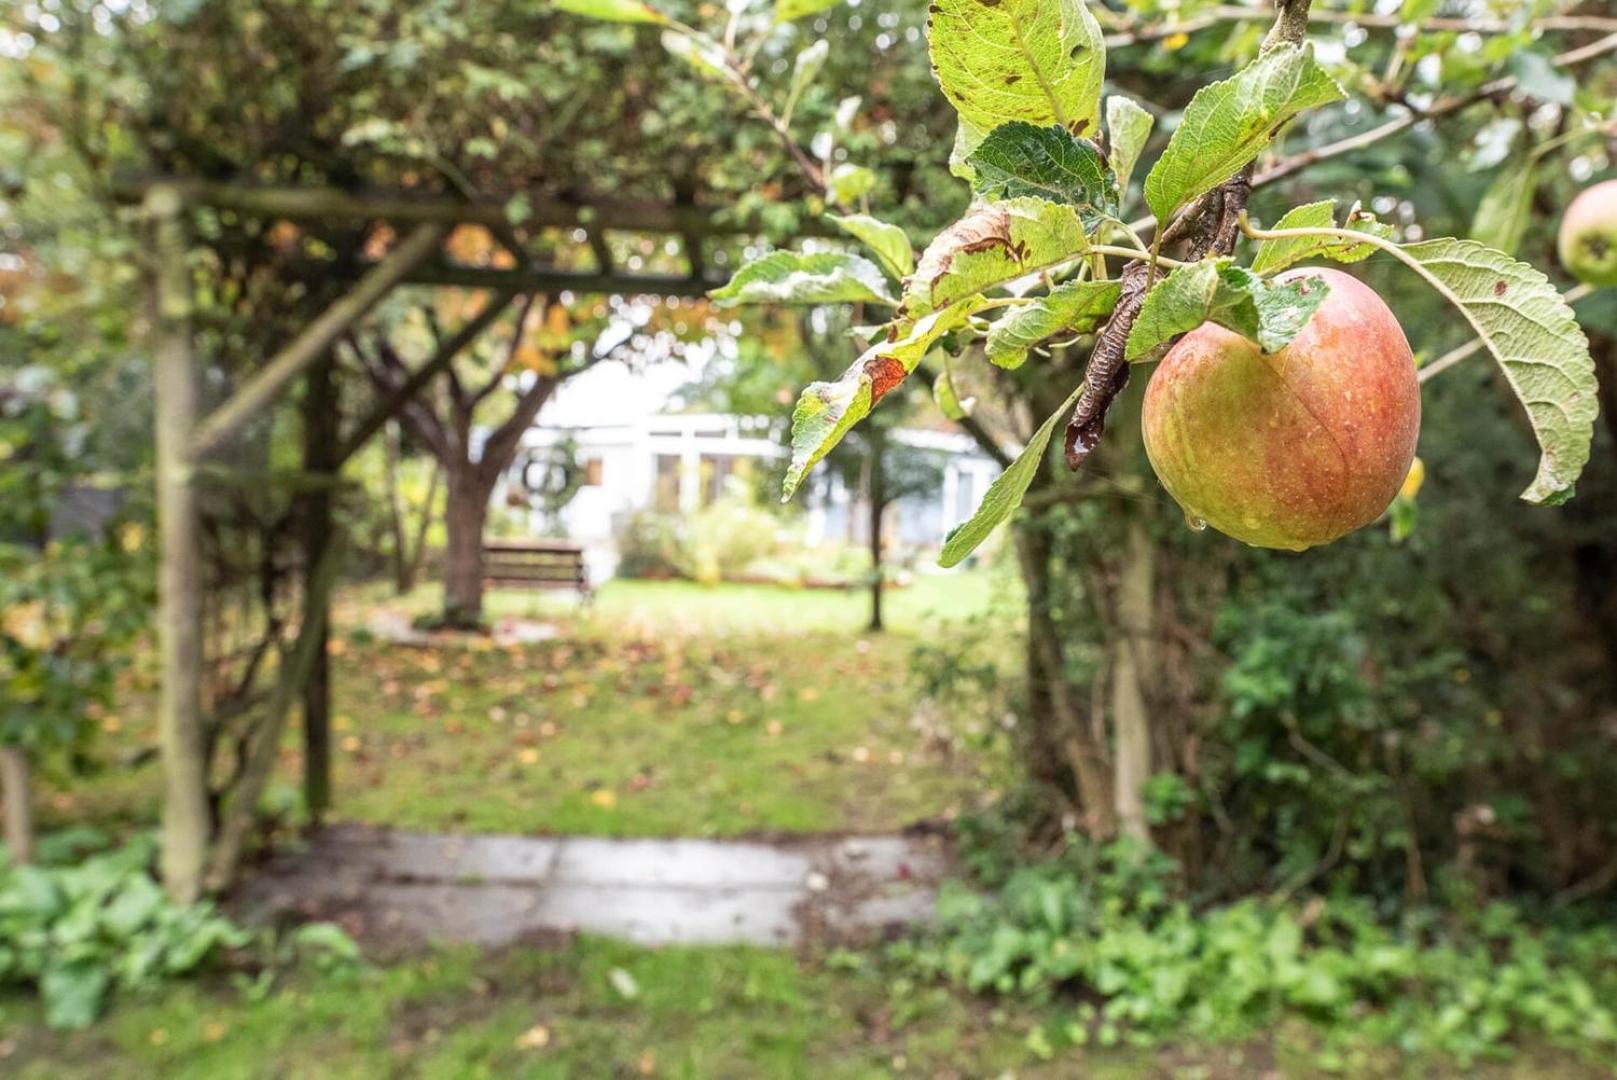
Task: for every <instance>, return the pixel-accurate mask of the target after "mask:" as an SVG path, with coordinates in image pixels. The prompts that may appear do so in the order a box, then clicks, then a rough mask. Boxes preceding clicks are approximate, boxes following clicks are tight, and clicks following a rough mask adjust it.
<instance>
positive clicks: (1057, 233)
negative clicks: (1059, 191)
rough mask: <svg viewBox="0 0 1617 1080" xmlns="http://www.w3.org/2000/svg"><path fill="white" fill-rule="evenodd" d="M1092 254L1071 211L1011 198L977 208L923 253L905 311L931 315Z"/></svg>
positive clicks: (908, 285)
mask: <svg viewBox="0 0 1617 1080" xmlns="http://www.w3.org/2000/svg"><path fill="white" fill-rule="evenodd" d="M1088 249H1089V241H1088V239H1087V238H1086V237H1085V235H1084V227H1083V224H1082V223H1081V222H1080V221H1079V220H1078V213H1077V211H1076V210H1074V209H1073V208H1072V207H1070V206H1063V205H1060V204H1057V203H1051V202H1046V201H1044V200H1043V199H1011V200H1009V201H1007V202H1000V203H987V204H985V205H982V206H978V207H975V208H973V209H972V210H970V211H969V212H968V213H967V214H966V216H965V217H963V218H961V219H960V220H959V221H957V222H955V223H954V224H953V225H951V226H949V227H948V228H947V229H945V230H943V232H941V233H939V234H938V235H937V238H936V239H934V240H933V241H932V243H931V244H929V245H928V246H927V249H926V250H925V251H924V252H922V253H921V261H920V262H919V263H917V264H916V267H915V273H914V274H913V275H912V276H911V277H910V279H909V281H908V282H906V288H905V290H904V312H905V313H906V314H908V315H910V316H918V315H922V314H925V313H926V312H928V311H933V310H936V309H937V308H941V307H944V306H946V305H948V304H952V303H954V302H956V301H958V300H961V299H964V298H965V297H967V296H970V295H972V294H973V293H979V292H982V291H984V290H986V289H991V288H995V287H998V286H1001V285H1004V284H1006V283H1007V282H1011V281H1014V280H1016V279H1017V278H1019V277H1025V276H1026V275H1028V274H1031V273H1034V272H1036V271H1039V270H1044V269H1046V268H1048V267H1051V266H1055V265H1057V264H1059V263H1063V262H1066V261H1067V260H1069V259H1071V258H1073V257H1074V256H1077V255H1081V254H1083V253H1084V252H1085V251H1087V250H1088Z"/></svg>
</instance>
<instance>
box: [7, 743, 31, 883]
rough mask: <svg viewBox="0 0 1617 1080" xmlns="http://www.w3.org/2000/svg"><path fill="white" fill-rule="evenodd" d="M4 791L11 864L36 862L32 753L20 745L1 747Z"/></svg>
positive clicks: (21, 864)
mask: <svg viewBox="0 0 1617 1080" xmlns="http://www.w3.org/2000/svg"><path fill="white" fill-rule="evenodd" d="M0 794H3V795H4V797H5V808H6V811H5V812H6V850H7V851H8V852H9V853H10V855H11V865H12V866H25V865H27V864H28V863H31V862H33V861H34V804H33V801H32V800H31V799H30V798H29V795H28V755H27V753H26V752H24V750H23V749H22V747H20V746H0Z"/></svg>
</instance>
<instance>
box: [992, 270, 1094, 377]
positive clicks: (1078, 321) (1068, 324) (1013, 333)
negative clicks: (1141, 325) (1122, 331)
mask: <svg viewBox="0 0 1617 1080" xmlns="http://www.w3.org/2000/svg"><path fill="white" fill-rule="evenodd" d="M1121 293H1122V286H1121V285H1119V284H1118V283H1117V282H1115V281H1069V282H1066V283H1065V284H1062V285H1057V286H1056V287H1055V288H1053V289H1051V290H1050V292H1049V293H1048V294H1047V295H1045V296H1041V297H1039V298H1038V299H1037V300H1034V301H1033V302H1032V303H1029V304H1023V305H1021V306H1019V307H1017V308H1015V309H1013V310H1012V311H1011V313H1010V314H1008V315H1005V316H1003V317H1002V318H1001V319H999V321H998V322H996V323H994V325H993V326H991V327H989V330H988V339H987V341H986V342H985V343H984V347H985V348H986V349H987V352H988V359H989V360H990V361H992V362H993V363H995V364H998V365H999V366H1000V367H1002V368H1018V367H1021V366H1022V364H1023V363H1024V362H1026V360H1027V353H1028V350H1029V349H1031V348H1032V347H1033V346H1035V345H1037V344H1038V343H1039V342H1041V341H1043V340H1044V339H1045V338H1047V337H1050V336H1052V335H1054V334H1060V333H1064V332H1070V333H1076V334H1087V333H1088V332H1089V331H1091V330H1093V329H1095V327H1097V326H1099V325H1100V323H1101V320H1102V319H1104V318H1106V316H1108V315H1110V314H1111V313H1112V308H1114V307H1116V306H1117V298H1118V296H1119V295H1121Z"/></svg>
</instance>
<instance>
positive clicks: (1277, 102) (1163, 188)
mask: <svg viewBox="0 0 1617 1080" xmlns="http://www.w3.org/2000/svg"><path fill="white" fill-rule="evenodd" d="M1342 97H1343V93H1342V88H1341V87H1339V86H1337V85H1336V81H1335V80H1334V79H1332V78H1331V77H1330V75H1328V74H1326V72H1325V69H1324V68H1322V67H1320V65H1319V63H1318V62H1317V61H1316V60H1315V59H1314V55H1313V52H1312V51H1311V50H1309V49H1307V48H1298V47H1296V46H1295V45H1279V46H1276V47H1275V48H1274V49H1271V50H1270V51H1269V52H1267V53H1265V54H1264V55H1263V56H1262V57H1260V58H1259V59H1258V60H1257V61H1256V62H1255V63H1253V64H1251V65H1249V66H1247V67H1245V68H1243V69H1242V70H1241V71H1240V72H1238V73H1237V74H1236V75H1234V76H1233V77H1232V78H1229V79H1226V80H1224V81H1223V82H1216V83H1213V84H1212V85H1210V86H1204V87H1202V89H1200V90H1198V91H1197V92H1196V96H1195V97H1194V98H1192V99H1191V101H1190V104H1189V105H1187V106H1186V107H1185V115H1184V117H1183V119H1181V120H1180V122H1179V126H1178V127H1177V128H1175V129H1174V133H1173V137H1172V138H1170V139H1169V140H1168V146H1167V149H1165V150H1163V152H1162V156H1161V157H1160V158H1158V159H1157V163H1156V164H1155V165H1153V166H1152V167H1151V172H1150V173H1149V174H1147V176H1146V178H1145V201H1146V204H1147V205H1148V206H1150V207H1151V212H1152V213H1153V214H1155V215H1156V216H1157V220H1158V221H1161V222H1167V221H1168V220H1169V219H1171V218H1172V217H1173V215H1174V214H1175V213H1177V212H1178V211H1179V210H1180V209H1181V208H1183V207H1184V206H1185V205H1186V204H1187V203H1189V202H1190V201H1191V200H1192V199H1194V198H1196V197H1198V196H1200V195H1203V194H1205V193H1206V192H1208V191H1211V190H1212V189H1213V188H1215V187H1217V186H1218V185H1219V184H1221V183H1223V182H1224V181H1225V180H1228V179H1229V178H1230V177H1231V176H1234V175H1235V173H1236V172H1237V171H1239V170H1240V169H1241V167H1242V166H1244V165H1245V164H1246V163H1247V162H1249V161H1251V160H1252V159H1253V158H1255V157H1257V156H1258V154H1259V153H1260V152H1261V151H1262V150H1263V148H1264V147H1266V146H1268V145H1269V142H1270V140H1271V139H1273V138H1274V137H1275V134H1276V132H1278V131H1279V129H1280V128H1282V127H1284V126H1285V125H1286V124H1287V123H1289V122H1290V121H1291V120H1292V118H1294V117H1295V116H1297V114H1298V113H1301V112H1303V111H1305V110H1307V109H1313V108H1318V107H1319V106H1321V105H1328V104H1330V103H1331V102H1333V101H1339V100H1341V99H1342Z"/></svg>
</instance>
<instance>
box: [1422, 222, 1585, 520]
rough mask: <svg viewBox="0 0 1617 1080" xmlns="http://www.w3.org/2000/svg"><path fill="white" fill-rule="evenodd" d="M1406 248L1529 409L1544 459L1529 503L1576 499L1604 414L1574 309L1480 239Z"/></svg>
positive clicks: (1543, 281) (1534, 275)
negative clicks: (1575, 487) (1600, 415)
mask: <svg viewBox="0 0 1617 1080" xmlns="http://www.w3.org/2000/svg"><path fill="white" fill-rule="evenodd" d="M1399 250H1400V251H1401V253H1402V255H1403V256H1406V257H1407V259H1411V260H1413V261H1414V266H1415V269H1416V270H1417V271H1418V272H1419V273H1420V274H1421V276H1423V277H1425V278H1426V280H1427V281H1428V282H1429V283H1431V285H1432V286H1433V287H1434V288H1436V289H1437V290H1438V291H1439V292H1440V293H1442V294H1443V295H1444V297H1445V298H1447V299H1448V300H1449V301H1450V302H1451V303H1453V304H1454V305H1455V306H1457V307H1458V308H1459V309H1460V311H1461V312H1462V313H1464V315H1465V317H1466V320H1467V321H1468V322H1470V323H1471V326H1472V328H1473V329H1474V330H1476V332H1477V336H1478V337H1479V338H1481V339H1482V343H1483V345H1485V346H1486V347H1487V349H1488V351H1489V352H1491V353H1493V355H1494V359H1496V360H1497V361H1499V366H1500V367H1501V368H1502V369H1503V370H1504V373H1505V380H1506V381H1507V382H1509V383H1510V388H1511V389H1512V390H1514V391H1515V392H1516V396H1517V397H1518V398H1520V399H1521V402H1522V405H1523V406H1524V407H1525V408H1526V409H1527V418H1528V422H1529V423H1530V424H1531V425H1532V428H1533V434H1534V436H1535V437H1536V438H1537V439H1538V445H1539V449H1540V457H1539V463H1538V475H1537V476H1535V477H1534V478H1533V482H1532V484H1531V485H1529V486H1528V488H1527V490H1526V491H1524V492H1522V498H1524V499H1526V500H1527V501H1528V502H1535V503H1548V504H1551V505H1553V504H1556V503H1562V502H1565V501H1566V500H1567V499H1569V498H1571V497H1572V493H1573V485H1574V484H1575V483H1576V482H1577V479H1578V474H1579V473H1581V472H1582V471H1583V467H1584V465H1585V464H1587V463H1588V461H1589V444H1590V442H1591V440H1592V439H1593V438H1594V422H1595V417H1596V415H1597V414H1598V413H1599V411H1600V406H1599V401H1598V400H1597V397H1596V389H1597V388H1596V385H1595V365H1594V360H1593V359H1592V358H1591V357H1590V355H1589V341H1588V339H1587V338H1585V337H1584V336H1583V331H1582V330H1580V329H1579V328H1578V322H1577V318H1576V317H1575V316H1574V315H1573V313H1572V308H1571V307H1570V306H1568V304H1567V302H1566V300H1565V299H1563V298H1562V296H1561V294H1560V292H1559V291H1557V290H1556V288H1555V286H1554V285H1552V284H1551V283H1550V281H1549V279H1548V278H1546V277H1545V276H1544V275H1543V274H1542V273H1540V272H1539V271H1537V270H1535V269H1534V268H1533V267H1531V266H1529V265H1527V264H1526V263H1524V262H1518V261H1517V260H1515V259H1513V258H1511V257H1510V256H1509V255H1506V254H1505V253H1504V252H1502V251H1495V250H1493V249H1492V248H1488V247H1484V246H1483V245H1481V244H1479V243H1477V242H1475V241H1473V240H1455V239H1452V238H1443V239H1438V240H1425V241H1422V242H1420V243H1416V244H1406V245H1404V246H1403V247H1402V248H1401V249H1399Z"/></svg>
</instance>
